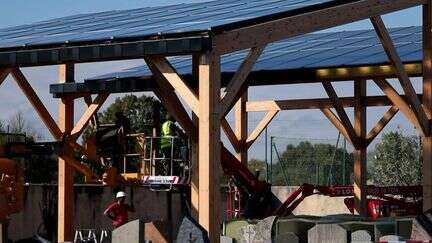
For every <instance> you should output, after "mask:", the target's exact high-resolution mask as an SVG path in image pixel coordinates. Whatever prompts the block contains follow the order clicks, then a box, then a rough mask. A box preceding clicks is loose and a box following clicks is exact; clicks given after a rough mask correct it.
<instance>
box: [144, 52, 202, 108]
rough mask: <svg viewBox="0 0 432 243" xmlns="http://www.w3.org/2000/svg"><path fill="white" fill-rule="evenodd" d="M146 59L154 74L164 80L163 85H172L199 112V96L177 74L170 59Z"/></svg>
mask: <svg viewBox="0 0 432 243" xmlns="http://www.w3.org/2000/svg"><path fill="white" fill-rule="evenodd" d="M144 59H145V61H146V63H147V65H148V67H149V69H150V70H151V71H152V73H153V75H154V76H156V77H159V78H158V81H159V82H163V83H164V85H163V86H165V87H169V86H172V87H173V88H174V89H175V90H176V91H177V92H178V93H179V94H180V96H181V97H182V99H183V100H184V101H185V102H186V103H187V104H188V105H189V107H190V108H191V109H192V110H193V111H194V112H195V113H196V114H198V113H199V111H198V107H199V104H198V97H197V96H196V94H195V93H194V92H193V91H192V90H191V89H190V88H189V87H188V86H187V84H186V83H185V82H184V81H183V79H182V78H181V77H180V76H179V75H178V74H177V72H176V70H175V69H174V67H172V66H171V64H170V63H169V62H168V60H167V59H166V58H165V57H160V56H152V57H146V58H144ZM161 77H162V78H161ZM164 81H166V82H164Z"/></svg>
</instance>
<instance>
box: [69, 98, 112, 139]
mask: <svg viewBox="0 0 432 243" xmlns="http://www.w3.org/2000/svg"><path fill="white" fill-rule="evenodd" d="M108 95H109V94H100V95H98V96H97V97H96V99H95V100H94V101H93V102H92V103H91V104H90V105H89V107H88V108H87V110H86V111H85V112H84V114H83V115H82V117H81V118H80V120H79V121H78V123H77V124H76V125H75V127H74V128H73V129H72V131H71V135H70V137H71V139H72V140H76V139H77V138H78V137H79V136H81V134H82V132H83V131H84V129H85V128H86V126H87V124H88V123H89V122H90V120H91V119H92V118H93V116H94V115H95V114H96V113H97V112H98V111H99V109H100V108H101V107H102V105H103V104H104V102H105V101H106V99H107V98H108Z"/></svg>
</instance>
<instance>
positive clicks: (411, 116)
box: [374, 79, 423, 134]
mask: <svg viewBox="0 0 432 243" xmlns="http://www.w3.org/2000/svg"><path fill="white" fill-rule="evenodd" d="M374 82H375V83H376V84H377V86H378V87H379V88H380V89H381V90H382V91H383V92H384V94H385V95H386V96H387V97H388V98H389V100H391V101H392V103H393V104H394V105H395V106H396V107H397V108H399V110H400V111H401V112H402V113H403V114H404V115H405V117H406V118H407V119H408V120H409V121H410V122H411V123H412V124H413V125H414V126H415V127H416V128H417V129H418V131H419V132H420V133H422V134H423V129H421V126H420V122H419V121H418V119H417V116H416V115H415V113H414V111H413V110H412V109H411V107H410V106H409V105H408V103H407V101H406V100H404V99H403V98H402V97H401V96H400V95H399V93H398V92H397V91H396V90H395V89H394V88H393V87H392V86H391V85H390V84H389V83H388V82H387V80H385V79H374Z"/></svg>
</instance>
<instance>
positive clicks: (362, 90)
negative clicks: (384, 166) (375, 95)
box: [354, 80, 368, 217]
mask: <svg viewBox="0 0 432 243" xmlns="http://www.w3.org/2000/svg"><path fill="white" fill-rule="evenodd" d="M365 96H366V82H362V81H358V80H356V81H354V97H355V98H356V102H355V106H354V130H355V133H356V136H357V138H359V139H358V140H359V141H364V140H365V138H366V129H367V128H366V106H364V100H363V99H364V97H365ZM366 148H367V147H366V146H365V144H363V143H360V142H359V144H358V146H357V147H356V149H355V151H354V206H355V209H356V211H357V212H358V213H359V214H360V215H361V216H365V217H367V216H368V213H367V209H368V204H367V160H366V155H367V150H366Z"/></svg>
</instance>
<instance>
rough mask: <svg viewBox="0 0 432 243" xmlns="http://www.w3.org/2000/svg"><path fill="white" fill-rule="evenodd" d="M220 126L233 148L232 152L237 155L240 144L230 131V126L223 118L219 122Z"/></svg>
mask: <svg viewBox="0 0 432 243" xmlns="http://www.w3.org/2000/svg"><path fill="white" fill-rule="evenodd" d="M221 126H222V130H223V131H224V132H225V134H226V136H227V137H228V140H229V141H230V142H231V144H232V146H233V147H234V150H235V151H236V152H237V153H239V152H240V147H241V146H240V142H239V140H238V138H237V136H236V134H235V133H234V131H233V130H232V128H231V126H230V124H229V123H228V121H227V120H226V119H225V118H222V120H221Z"/></svg>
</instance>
